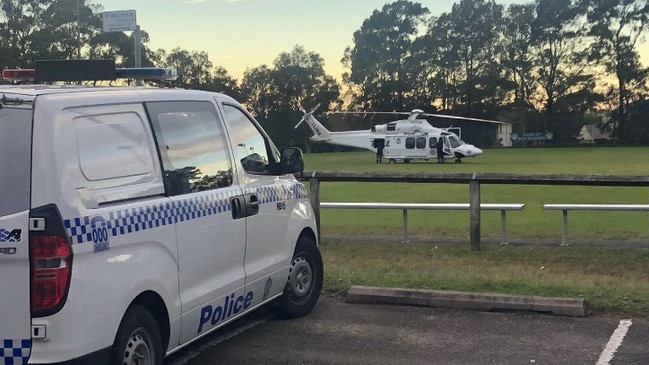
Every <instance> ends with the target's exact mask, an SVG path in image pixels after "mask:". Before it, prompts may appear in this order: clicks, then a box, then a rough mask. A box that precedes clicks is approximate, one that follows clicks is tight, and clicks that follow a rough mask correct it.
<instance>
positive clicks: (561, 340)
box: [165, 294, 649, 365]
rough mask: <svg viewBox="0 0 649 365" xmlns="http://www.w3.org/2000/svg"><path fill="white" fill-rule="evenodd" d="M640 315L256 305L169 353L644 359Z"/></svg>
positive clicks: (354, 359)
mask: <svg viewBox="0 0 649 365" xmlns="http://www.w3.org/2000/svg"><path fill="white" fill-rule="evenodd" d="M647 343H649V321H647V320H646V319H632V318H613V317H602V316H589V317H586V318H576V317H567V316H556V315H548V314H538V313H533V312H518V311H517V312H485V311H474V310H454V309H441V308H429V307H421V306H402V305H384V304H351V303H346V302H344V301H343V300H341V299H340V298H335V297H333V296H330V295H326V294H323V296H322V297H321V299H320V301H319V302H318V304H317V306H316V308H315V309H314V311H313V312H312V313H311V314H310V315H308V316H306V317H303V318H299V319H294V320H279V319H275V318H273V317H272V315H270V314H269V313H267V312H266V311H265V310H263V309H260V310H258V311H256V312H255V313H252V315H250V316H248V317H246V318H245V319H242V320H239V321H237V322H235V323H233V324H231V325H229V326H227V328H225V329H223V330H220V331H218V332H217V333H214V334H212V335H210V336H209V337H208V338H205V339H202V340H200V341H198V342H196V343H194V344H192V345H190V346H189V347H187V348H185V349H183V350H182V351H180V352H178V353H176V354H174V355H172V356H171V357H170V358H168V359H167V360H166V362H165V365H199V364H201V365H202V364H284V365H292V364H296V365H297V364H305V365H307V364H313V365H319V364H323V365H324V364H372V365H377V364H590V365H594V364H596V365H606V364H610V365H622V364H624V365H627V364H649V348H647Z"/></svg>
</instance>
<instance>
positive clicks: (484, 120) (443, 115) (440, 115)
mask: <svg viewBox="0 0 649 365" xmlns="http://www.w3.org/2000/svg"><path fill="white" fill-rule="evenodd" d="M420 115H423V116H425V117H433V118H447V119H457V120H469V121H474V122H483V123H496V124H503V123H504V122H500V121H497V120H490V119H480V118H470V117H460V116H457V115H446V114H428V113H421V114H420Z"/></svg>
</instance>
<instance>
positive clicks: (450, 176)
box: [300, 171, 649, 250]
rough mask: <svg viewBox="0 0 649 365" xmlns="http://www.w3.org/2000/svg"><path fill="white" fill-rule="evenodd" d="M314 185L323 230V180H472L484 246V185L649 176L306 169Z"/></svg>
mask: <svg viewBox="0 0 649 365" xmlns="http://www.w3.org/2000/svg"><path fill="white" fill-rule="evenodd" d="M300 179H301V180H302V181H308V182H309V185H310V198H311V205H312V206H313V207H314V210H315V216H316V224H317V225H318V232H320V230H319V228H320V183H321V182H399V183H451V184H469V211H470V218H469V219H470V224H469V226H470V227H469V230H470V239H471V248H472V249H474V250H479V249H480V210H481V203H480V185H481V184H497V185H508V184H514V185H571V186H575V185H578V186H640V187H649V176H646V175H645V176H617V175H570V174H510V173H477V172H474V173H412V172H410V173H409V172H383V171H371V172H370V171H304V172H303V173H302V176H301V177H300Z"/></svg>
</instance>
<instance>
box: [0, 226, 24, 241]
mask: <svg viewBox="0 0 649 365" xmlns="http://www.w3.org/2000/svg"><path fill="white" fill-rule="evenodd" d="M0 242H20V236H18V238H16V237H15V236H12V235H11V231H8V230H6V229H1V228H0Z"/></svg>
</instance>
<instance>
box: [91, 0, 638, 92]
mask: <svg viewBox="0 0 649 365" xmlns="http://www.w3.org/2000/svg"><path fill="white" fill-rule="evenodd" d="M530 1H532V0H498V1H497V2H498V3H500V4H503V5H508V4H524V3H528V2H530ZM391 2H392V1H387V0H86V3H92V4H100V5H103V7H104V11H119V10H135V11H136V13H137V23H138V25H139V26H140V28H141V29H142V30H144V31H146V32H147V33H148V34H149V36H150V42H149V47H150V48H152V49H153V50H157V49H159V48H163V49H164V50H166V51H167V52H171V51H172V50H173V49H174V48H178V47H179V48H182V49H184V50H187V51H204V52H206V53H207V54H208V55H209V57H210V59H211V60H212V63H213V64H214V65H215V66H222V67H224V68H225V69H226V70H227V71H228V73H229V74H230V76H232V77H234V78H236V79H238V80H241V78H242V76H243V72H244V71H245V70H246V69H250V68H255V67H258V66H261V65H268V66H272V62H273V60H274V59H275V58H277V56H278V55H279V54H280V53H282V52H290V51H291V50H292V49H293V47H295V46H296V45H299V46H302V47H304V49H305V50H306V51H307V52H315V53H317V54H319V55H320V56H321V57H322V58H323V59H324V62H325V63H324V66H325V72H326V73H327V74H329V75H331V76H333V77H335V78H337V79H340V77H341V74H342V72H343V69H342V65H341V63H340V60H341V58H342V57H343V53H344V50H345V48H346V47H348V46H352V45H353V33H354V32H355V31H357V30H358V29H360V27H361V25H362V23H363V21H364V20H365V19H367V18H369V17H370V16H371V15H372V12H373V11H374V10H380V9H381V8H382V7H383V6H384V5H385V4H388V3H391ZM416 2H418V3H420V4H422V5H423V6H425V7H427V8H428V9H429V10H430V12H431V14H434V15H439V14H442V13H444V12H450V11H451V7H452V4H453V1H446V0H422V1H416ZM640 47H641V53H642V55H643V63H644V65H645V66H647V65H648V63H649V43H647V42H645V43H643V44H641V46H640Z"/></svg>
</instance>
